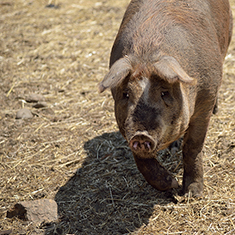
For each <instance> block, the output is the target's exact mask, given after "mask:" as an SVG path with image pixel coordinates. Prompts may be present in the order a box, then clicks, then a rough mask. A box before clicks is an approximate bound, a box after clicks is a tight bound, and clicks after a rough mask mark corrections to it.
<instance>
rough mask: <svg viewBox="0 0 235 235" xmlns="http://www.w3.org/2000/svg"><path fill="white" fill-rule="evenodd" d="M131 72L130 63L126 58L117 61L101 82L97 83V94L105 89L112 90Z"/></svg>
mask: <svg viewBox="0 0 235 235" xmlns="http://www.w3.org/2000/svg"><path fill="white" fill-rule="evenodd" d="M130 71H131V63H130V60H129V58H128V57H127V56H126V57H124V58H121V59H119V60H117V61H116V62H115V63H114V64H113V65H112V66H111V68H110V70H109V72H108V74H107V75H106V76H105V77H104V79H103V81H102V82H100V83H99V85H98V87H99V92H103V91H104V90H106V89H107V88H112V87H114V86H115V85H117V84H118V83H119V82H120V81H122V80H123V79H124V78H125V77H126V76H127V75H128V74H129V73H130Z"/></svg>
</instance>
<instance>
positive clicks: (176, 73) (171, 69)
mask: <svg viewBox="0 0 235 235" xmlns="http://www.w3.org/2000/svg"><path fill="white" fill-rule="evenodd" d="M154 67H155V69H156V73H157V74H158V75H159V76H160V77H163V78H164V79H166V80H167V81H168V82H170V83H174V82H177V81H181V82H184V83H189V84H195V83H196V79H195V78H192V77H190V76H189V75H188V74H187V73H186V72H185V71H184V70H183V68H182V67H181V66H180V64H179V63H178V61H177V60H176V59H175V58H173V57H171V56H163V57H162V58H161V59H160V60H159V61H158V62H156V63H155V64H154Z"/></svg>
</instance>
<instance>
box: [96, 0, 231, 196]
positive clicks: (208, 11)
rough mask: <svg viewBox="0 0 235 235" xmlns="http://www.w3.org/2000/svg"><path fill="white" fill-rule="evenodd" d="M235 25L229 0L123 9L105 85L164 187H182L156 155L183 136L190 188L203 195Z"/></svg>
mask: <svg viewBox="0 0 235 235" xmlns="http://www.w3.org/2000/svg"><path fill="white" fill-rule="evenodd" d="M232 24H233V23H232V13H231V10H230V5H229V1H228V0H197V1H195V0H132V1H131V2H130V4H129V6H128V8H127V10H126V12H125V14H124V18H123V20H122V23H121V26H120V28H119V31H118V34H117V36H116V39H115V42H114V45H113V47H112V51H111V56H110V70H109V72H108V73H107V75H106V76H105V77H104V79H103V81H101V82H100V83H99V85H98V87H99V91H100V92H103V91H104V90H105V89H107V88H110V89H111V92H112V96H113V98H114V102H115V117H116V120H117V124H118V127H119V130H120V132H121V133H122V135H123V136H124V137H125V139H126V140H127V142H128V144H129V147H130V149H131V151H132V153H133V156H134V159H135V162H136V165H137V168H138V169H139V171H140V172H141V173H142V174H143V176H144V178H145V179H146V181H147V182H148V183H149V184H150V185H152V186H153V187H154V188H156V189H157V190H160V191H165V190H170V189H172V188H178V187H179V184H178V182H177V180H176V179H175V178H174V177H173V176H172V175H171V174H170V173H169V172H168V171H167V170H166V169H165V168H164V167H163V166H162V165H160V163H159V162H158V161H157V160H156V154H157V151H159V150H162V149H165V148H167V147H168V146H169V145H170V144H172V143H173V142H174V141H176V140H178V139H179V138H180V137H182V136H183V146H182V152H183V165H184V173H183V187H182V190H183V193H184V194H186V195H191V196H193V197H201V196H202V195H203V161H202V149H203V144H204V141H205V137H206V133H207V129H208V124H209V121H210V117H211V115H212V113H213V112H215V110H216V109H217V102H216V100H217V93H218V88H219V86H220V84H221V79H222V70H223V61H224V59H225V55H226V52H227V49H228V46H229V43H230V41H231V35H232Z"/></svg>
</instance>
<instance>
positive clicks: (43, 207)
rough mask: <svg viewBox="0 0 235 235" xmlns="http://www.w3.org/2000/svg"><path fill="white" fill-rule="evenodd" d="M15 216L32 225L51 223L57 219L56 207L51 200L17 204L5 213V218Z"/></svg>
mask: <svg viewBox="0 0 235 235" xmlns="http://www.w3.org/2000/svg"><path fill="white" fill-rule="evenodd" d="M15 216H17V217H18V218H19V219H22V220H26V221H31V222H33V223H34V224H41V223H42V222H52V221H56V220H57V219H58V206H57V203H56V202H55V201H54V200H52V199H39V200H35V201H24V202H19V203H17V204H15V205H14V207H13V208H12V209H11V210H10V211H8V212H7V218H12V217H15Z"/></svg>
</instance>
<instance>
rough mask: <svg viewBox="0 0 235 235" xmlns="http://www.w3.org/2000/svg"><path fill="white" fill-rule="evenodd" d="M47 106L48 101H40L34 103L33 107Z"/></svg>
mask: <svg viewBox="0 0 235 235" xmlns="http://www.w3.org/2000/svg"><path fill="white" fill-rule="evenodd" d="M45 107H47V103H46V102H38V103H36V104H35V105H33V108H36V109H40V108H45Z"/></svg>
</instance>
